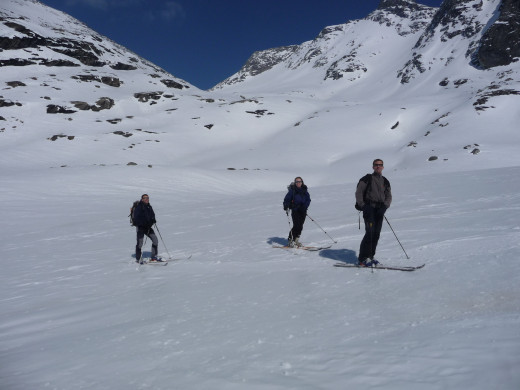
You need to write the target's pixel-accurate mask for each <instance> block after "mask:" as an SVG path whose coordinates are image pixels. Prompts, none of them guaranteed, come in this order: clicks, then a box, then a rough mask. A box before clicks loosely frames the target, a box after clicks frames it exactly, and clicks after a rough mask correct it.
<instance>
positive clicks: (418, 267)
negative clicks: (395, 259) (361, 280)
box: [334, 263, 426, 272]
mask: <svg viewBox="0 0 520 390" xmlns="http://www.w3.org/2000/svg"><path fill="white" fill-rule="evenodd" d="M425 265H426V264H422V265H418V266H416V267H413V266H408V267H407V266H404V267H396V266H388V265H382V264H378V265H376V266H373V267H365V266H359V265H357V264H350V263H336V264H334V267H343V268H360V269H371V270H374V269H387V270H392V271H408V272H411V271H415V270H417V269H421V268H422V267H424V266H425Z"/></svg>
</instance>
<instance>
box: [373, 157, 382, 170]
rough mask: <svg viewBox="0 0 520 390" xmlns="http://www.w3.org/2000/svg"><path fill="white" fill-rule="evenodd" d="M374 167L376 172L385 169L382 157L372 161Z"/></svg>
mask: <svg viewBox="0 0 520 390" xmlns="http://www.w3.org/2000/svg"><path fill="white" fill-rule="evenodd" d="M372 168H374V172H376V173H381V172H382V171H383V169H384V165H383V160H381V159H380V158H376V159H375V160H374V161H373V162H372Z"/></svg>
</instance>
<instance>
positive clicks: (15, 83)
mask: <svg viewBox="0 0 520 390" xmlns="http://www.w3.org/2000/svg"><path fill="white" fill-rule="evenodd" d="M6 84H7V85H9V86H10V87H13V88H16V87H26V85H25V84H24V83H22V82H21V81H8V82H6Z"/></svg>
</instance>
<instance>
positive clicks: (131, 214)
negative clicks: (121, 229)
mask: <svg viewBox="0 0 520 390" xmlns="http://www.w3.org/2000/svg"><path fill="white" fill-rule="evenodd" d="M138 204H139V201H138V200H136V201H135V202H134V203H133V204H132V207H130V215H129V217H130V226H135V224H134V210H135V208H136V207H137V205H138Z"/></svg>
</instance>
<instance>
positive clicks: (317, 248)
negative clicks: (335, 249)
mask: <svg viewBox="0 0 520 390" xmlns="http://www.w3.org/2000/svg"><path fill="white" fill-rule="evenodd" d="M330 247H332V245H329V246H295V247H290V246H289V245H273V248H280V249H303V250H305V251H311V252H314V251H321V250H322V249H329V248H330Z"/></svg>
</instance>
